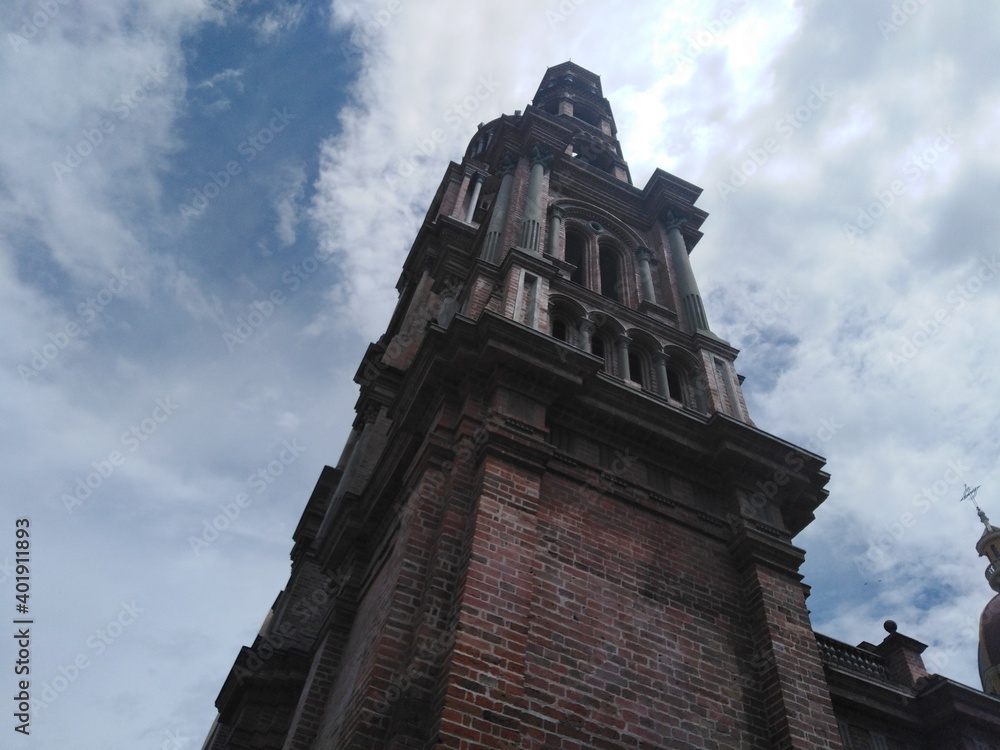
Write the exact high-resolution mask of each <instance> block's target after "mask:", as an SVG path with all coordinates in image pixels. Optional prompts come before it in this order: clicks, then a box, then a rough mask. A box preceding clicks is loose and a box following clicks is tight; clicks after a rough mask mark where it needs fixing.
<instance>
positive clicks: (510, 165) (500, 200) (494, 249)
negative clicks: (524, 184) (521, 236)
mask: <svg viewBox="0 0 1000 750" xmlns="http://www.w3.org/2000/svg"><path fill="white" fill-rule="evenodd" d="M516 167H517V159H516V158H514V157H513V156H512V155H511V154H510V152H508V153H506V154H504V158H503V163H502V164H501V166H500V174H501V175H503V179H502V180H501V181H500V190H499V192H498V193H497V199H496V203H495V204H494V205H493V215H492V216H491V217H490V225H489V227H487V229H486V240H485V241H484V242H483V249H482V250H481V251H480V252H479V257H480V258H482V259H483V260H485V261H488V262H490V263H495V264H497V265H499V263H500V260H501V258H500V253H501V252H502V250H503V249H502V248H501V247H500V242H501V240H502V238H503V234H504V229H505V228H506V225H507V209H508V208H509V207H510V195H511V192H512V191H513V189H514V169H515V168H516Z"/></svg>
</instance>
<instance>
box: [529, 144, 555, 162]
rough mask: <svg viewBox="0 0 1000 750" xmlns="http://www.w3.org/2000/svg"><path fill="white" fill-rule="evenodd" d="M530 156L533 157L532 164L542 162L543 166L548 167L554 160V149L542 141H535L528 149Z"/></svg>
mask: <svg viewBox="0 0 1000 750" xmlns="http://www.w3.org/2000/svg"><path fill="white" fill-rule="evenodd" d="M528 157H529V158H530V159H531V166H535V165H536V164H541V165H542V167H544V168H548V166H549V162H550V161H552V151H551V150H550V149H548V148H546V147H545V146H543V145H542V144H540V143H535V144H534V145H532V147H531V150H530V151H528Z"/></svg>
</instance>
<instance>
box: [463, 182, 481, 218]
mask: <svg viewBox="0 0 1000 750" xmlns="http://www.w3.org/2000/svg"><path fill="white" fill-rule="evenodd" d="M482 189H483V176H482V175H481V174H479V173H478V172H476V174H474V175H472V197H471V198H469V206H468V208H466V209H465V223H466V224H471V223H472V216H473V214H475V213H476V205H477V204H478V203H479V191H481V190H482Z"/></svg>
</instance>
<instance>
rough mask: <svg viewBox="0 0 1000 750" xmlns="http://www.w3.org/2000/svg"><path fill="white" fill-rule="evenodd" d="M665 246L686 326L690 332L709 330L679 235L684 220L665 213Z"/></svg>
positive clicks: (689, 261)
mask: <svg viewBox="0 0 1000 750" xmlns="http://www.w3.org/2000/svg"><path fill="white" fill-rule="evenodd" d="M665 224H666V227H667V244H668V246H669V247H670V257H671V259H672V260H673V262H674V273H675V275H676V276H677V291H678V293H679V294H680V297H681V306H682V307H683V308H684V312H685V314H686V317H687V320H688V325H689V326H690V328H691V330H692V332H694V331H697V330H704V331H708V330H710V329H709V327H708V318H707V317H706V315H705V305H704V303H703V302H702V301H701V293H700V292H699V291H698V282H696V281H695V279H694V271H692V270H691V259H690V258H689V257H688V252H687V246H686V245H685V244H684V237H683V236H682V235H681V226H682V225H683V224H684V219H678V218H676V217H675V216H674V215H673V214H672V213H670V212H668V213H667V219H666V222H665Z"/></svg>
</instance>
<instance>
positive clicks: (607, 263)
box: [597, 245, 622, 302]
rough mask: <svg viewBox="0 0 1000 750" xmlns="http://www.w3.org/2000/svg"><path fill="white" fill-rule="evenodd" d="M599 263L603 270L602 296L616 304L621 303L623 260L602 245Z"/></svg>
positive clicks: (599, 252) (614, 251)
mask: <svg viewBox="0 0 1000 750" xmlns="http://www.w3.org/2000/svg"><path fill="white" fill-rule="evenodd" d="M597 262H598V266H599V267H600V270H601V294H602V295H604V296H605V297H608V298H609V299H613V300H614V301H615V302H621V301H622V295H621V259H620V257H619V255H618V252H617V251H616V250H614V249H612V248H610V247H608V246H607V245H601V246H600V248H599V249H598V253H597Z"/></svg>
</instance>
